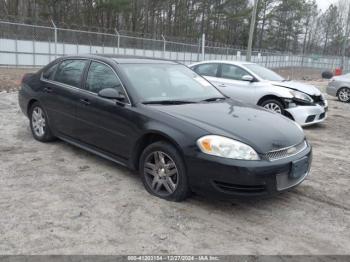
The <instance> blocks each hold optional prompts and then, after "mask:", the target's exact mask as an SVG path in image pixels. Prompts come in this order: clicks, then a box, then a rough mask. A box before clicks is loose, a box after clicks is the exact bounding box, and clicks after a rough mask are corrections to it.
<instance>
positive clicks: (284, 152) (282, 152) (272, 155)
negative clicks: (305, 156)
mask: <svg viewBox="0 0 350 262" xmlns="http://www.w3.org/2000/svg"><path fill="white" fill-rule="evenodd" d="M306 148H307V142H306V141H305V140H304V141H303V142H302V143H300V144H298V145H295V146H291V147H287V148H282V149H279V150H274V151H270V152H268V153H266V154H263V155H262V159H264V160H267V161H276V160H280V159H283V158H287V157H291V156H294V155H296V154H299V153H300V152H302V151H304V150H305V149H306Z"/></svg>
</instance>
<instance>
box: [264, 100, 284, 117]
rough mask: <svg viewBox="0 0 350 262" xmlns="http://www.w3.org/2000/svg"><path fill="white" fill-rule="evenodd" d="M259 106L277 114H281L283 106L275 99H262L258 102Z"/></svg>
mask: <svg viewBox="0 0 350 262" xmlns="http://www.w3.org/2000/svg"><path fill="white" fill-rule="evenodd" d="M260 106H261V107H263V108H265V109H267V110H269V111H272V112H275V113H278V114H281V115H283V114H284V106H283V104H282V103H281V102H280V101H278V100H277V99H267V100H264V101H262V102H261V103H260Z"/></svg>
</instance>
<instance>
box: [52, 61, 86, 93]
mask: <svg viewBox="0 0 350 262" xmlns="http://www.w3.org/2000/svg"><path fill="white" fill-rule="evenodd" d="M85 65H86V61H85V60H65V61H63V62H62V63H61V64H60V65H59V67H58V69H57V72H56V74H55V81H57V82H60V83H63V84H67V85H71V86H75V87H80V79H81V76H82V74H83V71H84V68H85Z"/></svg>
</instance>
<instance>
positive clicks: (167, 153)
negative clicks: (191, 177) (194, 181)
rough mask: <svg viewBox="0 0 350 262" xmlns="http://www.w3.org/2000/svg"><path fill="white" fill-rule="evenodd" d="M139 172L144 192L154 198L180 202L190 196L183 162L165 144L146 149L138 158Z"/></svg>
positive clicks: (173, 148)
mask: <svg viewBox="0 0 350 262" xmlns="http://www.w3.org/2000/svg"><path fill="white" fill-rule="evenodd" d="M139 172H140V175H141V177H142V182H143V184H144V186H145V188H146V190H147V191H148V192H149V193H150V194H152V195H154V196H157V197H159V198H162V199H165V200H168V201H174V202H180V201H183V200H185V199H186V198H187V197H188V196H189V194H190V189H189V185H188V179H187V174H186V168H185V164H184V161H183V159H182V157H181V155H180V153H179V152H178V151H177V150H176V148H175V147H174V146H172V145H171V144H169V143H167V142H163V141H161V142H156V143H154V144H151V145H149V146H148V147H146V149H145V150H144V151H143V152H142V154H141V157H140V162H139Z"/></svg>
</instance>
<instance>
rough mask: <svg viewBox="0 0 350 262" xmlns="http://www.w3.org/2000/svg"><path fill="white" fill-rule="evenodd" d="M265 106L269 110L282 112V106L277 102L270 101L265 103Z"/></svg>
mask: <svg viewBox="0 0 350 262" xmlns="http://www.w3.org/2000/svg"><path fill="white" fill-rule="evenodd" d="M264 108H266V109H267V110H270V111H273V112H276V113H279V114H282V108H281V107H280V106H279V105H277V104H275V103H268V104H266V105H264Z"/></svg>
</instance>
